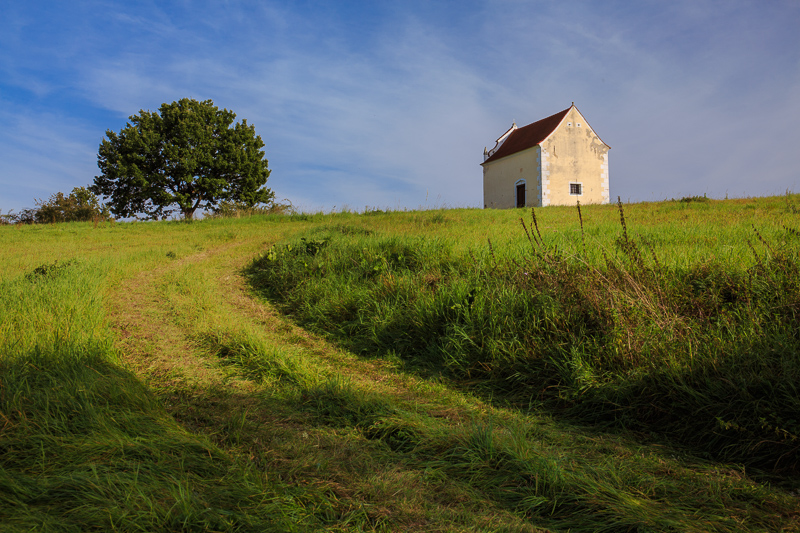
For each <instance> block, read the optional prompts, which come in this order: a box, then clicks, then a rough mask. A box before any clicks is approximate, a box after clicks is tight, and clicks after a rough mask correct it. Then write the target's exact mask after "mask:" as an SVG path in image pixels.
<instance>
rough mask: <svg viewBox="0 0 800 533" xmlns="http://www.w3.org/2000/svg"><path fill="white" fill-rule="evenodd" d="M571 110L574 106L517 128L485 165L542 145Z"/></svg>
mask: <svg viewBox="0 0 800 533" xmlns="http://www.w3.org/2000/svg"><path fill="white" fill-rule="evenodd" d="M570 109H572V106H570V107H568V108H567V109H565V110H564V111H561V112H559V113H556V114H555V115H550V116H549V117H547V118H543V119H542V120H537V121H536V122H534V123H532V124H528V125H527V126H523V127H521V128H517V129H516V130H514V131H513V132H511V134H510V135H509V136H508V138H506V140H505V142H504V143H503V144H502V145H501V146H500V148H498V149H497V151H496V152H495V153H493V154H492V155H491V156H490V157H489V158H488V159H486V161H484V162H483V164H485V163H490V162H492V161H496V160H498V159H502V158H504V157H507V156H509V155H511V154H516V153H517V152H521V151H523V150H527V149H528V148H533V147H534V146H536V145H538V144H541V143H542V141H544V140H545V139H547V137H548V136H549V135H550V134H551V133H553V131H555V129H556V128H558V126H559V124H561V121H562V120H564V117H565V116H567V113H568V112H569V110H570ZM501 138H502V137H501Z"/></svg>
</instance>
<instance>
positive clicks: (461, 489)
mask: <svg viewBox="0 0 800 533" xmlns="http://www.w3.org/2000/svg"><path fill="white" fill-rule="evenodd" d="M797 200H798V198H797V197H795V196H785V197H776V198H758V199H747V200H733V201H728V202H718V201H710V202H705V201H702V202H701V201H692V202H677V201H676V202H663V203H654V204H632V205H626V206H624V208H625V218H626V222H627V234H628V244H625V241H624V238H623V239H622V240H620V237H621V236H622V229H621V226H620V217H619V211H618V209H616V208H615V207H614V206H587V207H582V218H583V225H584V232H583V234H582V233H581V229H580V225H579V221H578V218H577V213H576V211H575V210H574V209H562V208H547V209H542V210H537V211H536V217H537V225H538V229H539V233H540V234H541V240H542V241H543V243H541V244H536V246H535V247H532V246H531V241H529V240H528V237H526V234H525V231H524V230H523V228H522V225H521V224H520V221H519V218H520V217H523V218H524V221H525V225H526V226H527V227H528V231H529V232H535V231H536V230H535V228H532V227H531V220H530V212H529V211H514V210H509V211H480V210H439V211H430V212H407V213H406V212H377V211H371V212H369V213H365V214H363V215H358V214H354V213H339V214H335V215H331V214H315V215H294V216H257V217H250V218H240V219H218V220H208V221H200V222H194V223H191V224H185V223H174V222H173V223H135V224H113V225H112V224H106V225H98V226H97V227H95V226H94V225H93V224H90V223H73V224H61V225H50V226H32V227H21V228H18V227H1V228H0V350H2V351H0V530H1V531H30V530H37V531H93V530H97V531H396V530H409V531H487V532H488V531H520V532H522V531H525V532H532V531H568V530H569V531H781V530H785V531H790V530H797V529H798V522H797V521H798V517H800V514H798V512H799V511H800V505H798V503H797V498H796V494H797V490H798V484H797V481H796V479H797V478H796V465H797V463H796V448H797V445H796V443H795V440H794V438H795V437H794V436H795V435H796V434H797V431H796V428H795V424H796V422H795V421H794V416H795V415H794V413H796V412H797V409H796V404H797V399H798V395H797V392H796V390H795V388H794V385H793V383H795V382H797V361H798V359H797V351H796V346H797V344H796V343H797V338H796V337H797V334H796V331H797V327H796V318H795V314H794V313H795V311H796V309H797V307H796V299H797V294H798V290H797V289H798V288H797V285H796V267H795V264H796V260H797V243H798V242H799V239H800V238H798V237H797V235H796V234H795V233H793V232H792V230H796V229H798V228H800V220H799V219H798V214H797V209H793V206H794V205H795V203H797ZM753 226H755V228H756V229H757V231H758V233H756V232H755V231H754V229H753ZM536 238H537V239H538V238H539V235H538V234H537V237H536ZM533 239H534V238H533V237H531V240H533ZM748 240H749V243H750V244H748V242H747V241H748ZM489 241H491V247H490V245H489ZM584 241H585V243H586V250H585V252H584V248H583V242H584ZM275 243H277V244H275ZM630 243H633V244H630ZM273 244H275V246H274V247H273ZM287 245H290V246H291V249H290V248H289V246H287ZM634 246H635V248H634ZM637 254H638V255H637ZM654 257H655V259H654ZM244 273H246V276H245V275H244ZM243 277H244V278H245V279H247V280H249V281H250V282H251V283H252V286H251V287H248V286H247V285H246V284H245V281H244V279H243ZM253 291H256V292H253ZM259 294H260V295H265V296H267V297H268V298H271V299H273V301H275V302H276V304H277V309H278V310H282V311H284V312H286V313H290V314H291V319H287V318H285V317H282V316H281V315H279V314H278V313H277V312H276V310H275V309H273V307H272V305H271V304H270V303H269V302H268V301H266V300H262V299H260V298H259V296H258V295H259ZM295 323H299V324H301V325H302V326H303V327H304V328H306V330H304V329H301V328H299V327H297V325H295ZM307 330H311V331H312V332H316V333H321V334H322V335H323V336H324V337H325V338H324V339H323V338H320V337H318V336H315V335H314V334H310V333H308V331H307ZM326 339H327V340H326ZM760 418H763V420H760Z"/></svg>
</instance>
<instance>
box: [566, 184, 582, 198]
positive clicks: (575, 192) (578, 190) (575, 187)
mask: <svg viewBox="0 0 800 533" xmlns="http://www.w3.org/2000/svg"><path fill="white" fill-rule="evenodd" d="M569 194H570V195H572V196H580V195H581V194H583V186H582V185H581V184H580V183H570V184H569Z"/></svg>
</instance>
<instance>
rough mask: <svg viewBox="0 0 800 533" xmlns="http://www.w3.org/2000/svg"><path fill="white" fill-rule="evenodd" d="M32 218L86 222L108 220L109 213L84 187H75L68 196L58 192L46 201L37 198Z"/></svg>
mask: <svg viewBox="0 0 800 533" xmlns="http://www.w3.org/2000/svg"><path fill="white" fill-rule="evenodd" d="M35 203H36V205H37V206H39V209H38V210H36V213H35V215H34V219H35V221H36V222H37V223H40V224H42V223H48V222H50V223H56V222H88V221H92V220H97V219H101V220H108V219H110V218H111V214H110V213H109V211H108V208H107V207H105V206H103V205H101V204H100V201H99V200H98V199H97V196H95V195H94V194H93V193H92V192H91V191H89V190H88V189H87V188H86V187H75V188H74V189H72V192H71V193H70V194H69V196H64V193H62V192H58V193H56V194H54V195H52V196H51V197H50V199H49V200H47V201H46V202H44V201H42V200H37V201H36V202H35Z"/></svg>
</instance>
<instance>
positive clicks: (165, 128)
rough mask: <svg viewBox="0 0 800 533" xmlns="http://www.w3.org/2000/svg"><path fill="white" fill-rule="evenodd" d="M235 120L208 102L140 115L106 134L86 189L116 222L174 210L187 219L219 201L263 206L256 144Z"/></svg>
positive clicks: (264, 174)
mask: <svg viewBox="0 0 800 533" xmlns="http://www.w3.org/2000/svg"><path fill="white" fill-rule="evenodd" d="M235 118H236V114H235V113H233V112H232V111H228V110H227V109H223V110H219V109H218V108H217V107H216V106H215V105H214V103H213V102H212V101H211V100H205V101H203V102H198V101H197V100H193V99H188V98H184V99H182V100H179V101H177V102H172V103H171V104H162V105H161V107H160V108H159V112H158V113H155V112H150V111H144V110H142V111H140V112H139V114H138V115H133V116H131V117H129V119H130V122H129V123H128V124H127V125H126V126H125V127H124V128H123V129H122V130H121V131H120V132H119V134H117V133H114V132H113V131H111V130H108V131H106V137H107V139H103V142H102V143H101V144H100V150H99V152H98V155H97V166H98V167H100V173H101V174H100V176H95V178H94V185H92V186H91V187H90V189H91V191H92V192H93V193H95V194H102V195H103V196H105V197H106V198H107V202H108V204H109V206H110V208H111V211H112V212H113V213H114V214H115V215H117V216H118V217H132V216H137V215H139V214H144V215H146V217H145V218H151V219H157V218H166V217H168V216H169V215H170V214H171V213H173V212H175V211H176V210H177V211H180V213H181V214H182V215H183V216H184V218H186V219H191V218H193V217H194V213H195V211H196V210H197V209H198V208H199V209H209V208H211V209H213V208H214V207H215V206H216V205H217V203H218V202H220V201H234V202H239V203H242V204H244V205H247V206H251V207H252V206H255V205H257V204H261V203H267V202H270V201H271V200H272V199H273V198H274V193H273V192H272V191H271V190H269V189H267V188H265V187H264V185H265V184H266V183H267V178H268V177H269V174H270V171H269V169H268V168H267V160H266V159H264V152H263V151H262V150H261V149H262V148H263V147H264V142H263V141H262V140H261V137H260V136H258V135H256V133H255V128H254V127H253V126H249V125H248V124H247V121H246V120H243V121H242V122H237V123H236V124H233V121H234V119H235ZM175 206H177V207H175Z"/></svg>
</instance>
